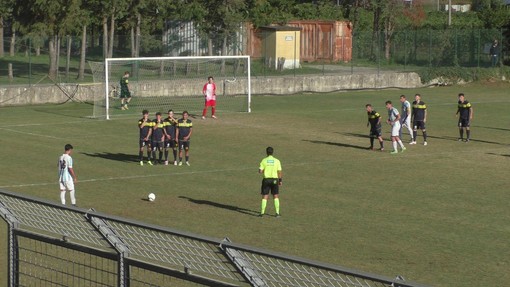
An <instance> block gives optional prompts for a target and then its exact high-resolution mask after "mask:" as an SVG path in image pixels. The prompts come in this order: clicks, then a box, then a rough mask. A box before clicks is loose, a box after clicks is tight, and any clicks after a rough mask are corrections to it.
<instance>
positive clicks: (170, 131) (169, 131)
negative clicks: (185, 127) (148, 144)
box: [163, 110, 178, 165]
mask: <svg viewBox="0 0 510 287" xmlns="http://www.w3.org/2000/svg"><path fill="white" fill-rule="evenodd" d="M163 122H164V126H165V165H168V150H169V149H172V152H173V155H174V165H177V146H178V145H177V138H176V137H175V133H176V129H177V127H176V126H177V119H176V118H174V111H173V110H168V117H167V118H166V119H165V120H164V121H163Z"/></svg>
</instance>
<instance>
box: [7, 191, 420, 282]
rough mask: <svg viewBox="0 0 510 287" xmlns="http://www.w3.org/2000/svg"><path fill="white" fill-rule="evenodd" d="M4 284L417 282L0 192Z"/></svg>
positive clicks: (226, 239)
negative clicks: (5, 239) (4, 233)
mask: <svg viewBox="0 0 510 287" xmlns="http://www.w3.org/2000/svg"><path fill="white" fill-rule="evenodd" d="M0 216H1V217H2V218H3V219H4V220H5V222H6V223H7V225H8V249H9V250H8V252H7V254H8V257H9V258H8V262H9V264H8V279H7V280H8V284H7V285H6V286H10V287H14V286H122V287H124V286H259V287H262V286H267V287H269V286H296V287H297V286H310V287H312V286H313V287H334V286H346V287H375V286H381V287H382V286H386V287H387V286H394V287H397V286H399V287H420V286H424V285H420V284H417V283H412V282H406V281H404V280H403V278H401V277H397V278H394V279H392V278H389V277H384V276H379V275H374V274H368V273H364V272H360V271H356V270H351V269H348V268H343V267H339V266H334V265H329V264H324V263H320V262H316V261H311V260H306V259H302V258H297V257H292V256H288V255H284V254H278V253H275V252H271V251H267V250H262V249H258V248H253V247H250V246H245V245H242V244H236V243H233V242H230V240H229V239H228V238H225V239H223V240H220V239H214V238H208V237H204V236H199V235H194V234H189V233H186V232H180V231H176V230H173V229H170V228H163V227H159V226H154V225H150V224H144V223H142V222H137V221H133V220H128V219H124V218H119V217H115V216H109V215H106V214H102V213H99V212H96V211H94V210H84V209H80V208H74V207H66V206H64V205H59V204H55V203H52V202H49V201H44V200H41V199H37V198H33V197H29V196H25V195H20V194H17V193H13V192H8V191H5V190H0Z"/></svg>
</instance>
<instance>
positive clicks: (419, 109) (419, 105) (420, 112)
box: [410, 94, 427, 145]
mask: <svg viewBox="0 0 510 287" xmlns="http://www.w3.org/2000/svg"><path fill="white" fill-rule="evenodd" d="M412 108H413V113H412V115H411V121H412V122H413V141H412V142H411V143H410V144H416V137H417V136H418V129H420V130H421V132H422V133H423V145H427V130H426V129H425V123H426V122H427V105H426V104H425V103H424V102H423V101H422V100H421V95H420V94H416V95H415V96H414V102H413V104H412Z"/></svg>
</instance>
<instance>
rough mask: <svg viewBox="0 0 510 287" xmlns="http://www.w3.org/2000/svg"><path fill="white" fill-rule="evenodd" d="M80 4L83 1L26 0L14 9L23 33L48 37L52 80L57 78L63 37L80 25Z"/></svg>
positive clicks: (49, 72) (18, 3) (17, 3)
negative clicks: (33, 33)
mask: <svg viewBox="0 0 510 287" xmlns="http://www.w3.org/2000/svg"><path fill="white" fill-rule="evenodd" d="M80 4H81V0H25V1H17V2H16V4H15V6H14V8H13V9H14V16H15V20H16V21H18V22H19V23H20V27H21V31H22V32H26V33H28V32H35V33H37V34H40V35H47V36H48V38H49V41H48V42H49V43H48V45H49V47H48V50H49V61H50V65H49V71H48V76H49V77H50V78H52V79H56V76H57V71H58V55H59V45H60V39H61V37H62V36H64V35H66V34H67V33H68V32H69V31H72V30H73V29H75V28H76V27H79V25H80V23H79V22H78V19H79V17H77V16H78V14H77V13H79V11H80V9H79V7H80Z"/></svg>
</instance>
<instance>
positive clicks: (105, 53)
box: [103, 17, 108, 58]
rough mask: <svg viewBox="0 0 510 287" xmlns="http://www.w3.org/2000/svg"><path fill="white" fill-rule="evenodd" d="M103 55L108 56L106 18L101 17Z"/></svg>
mask: <svg viewBox="0 0 510 287" xmlns="http://www.w3.org/2000/svg"><path fill="white" fill-rule="evenodd" d="M103 57H104V58H108V18H106V17H103Z"/></svg>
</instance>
